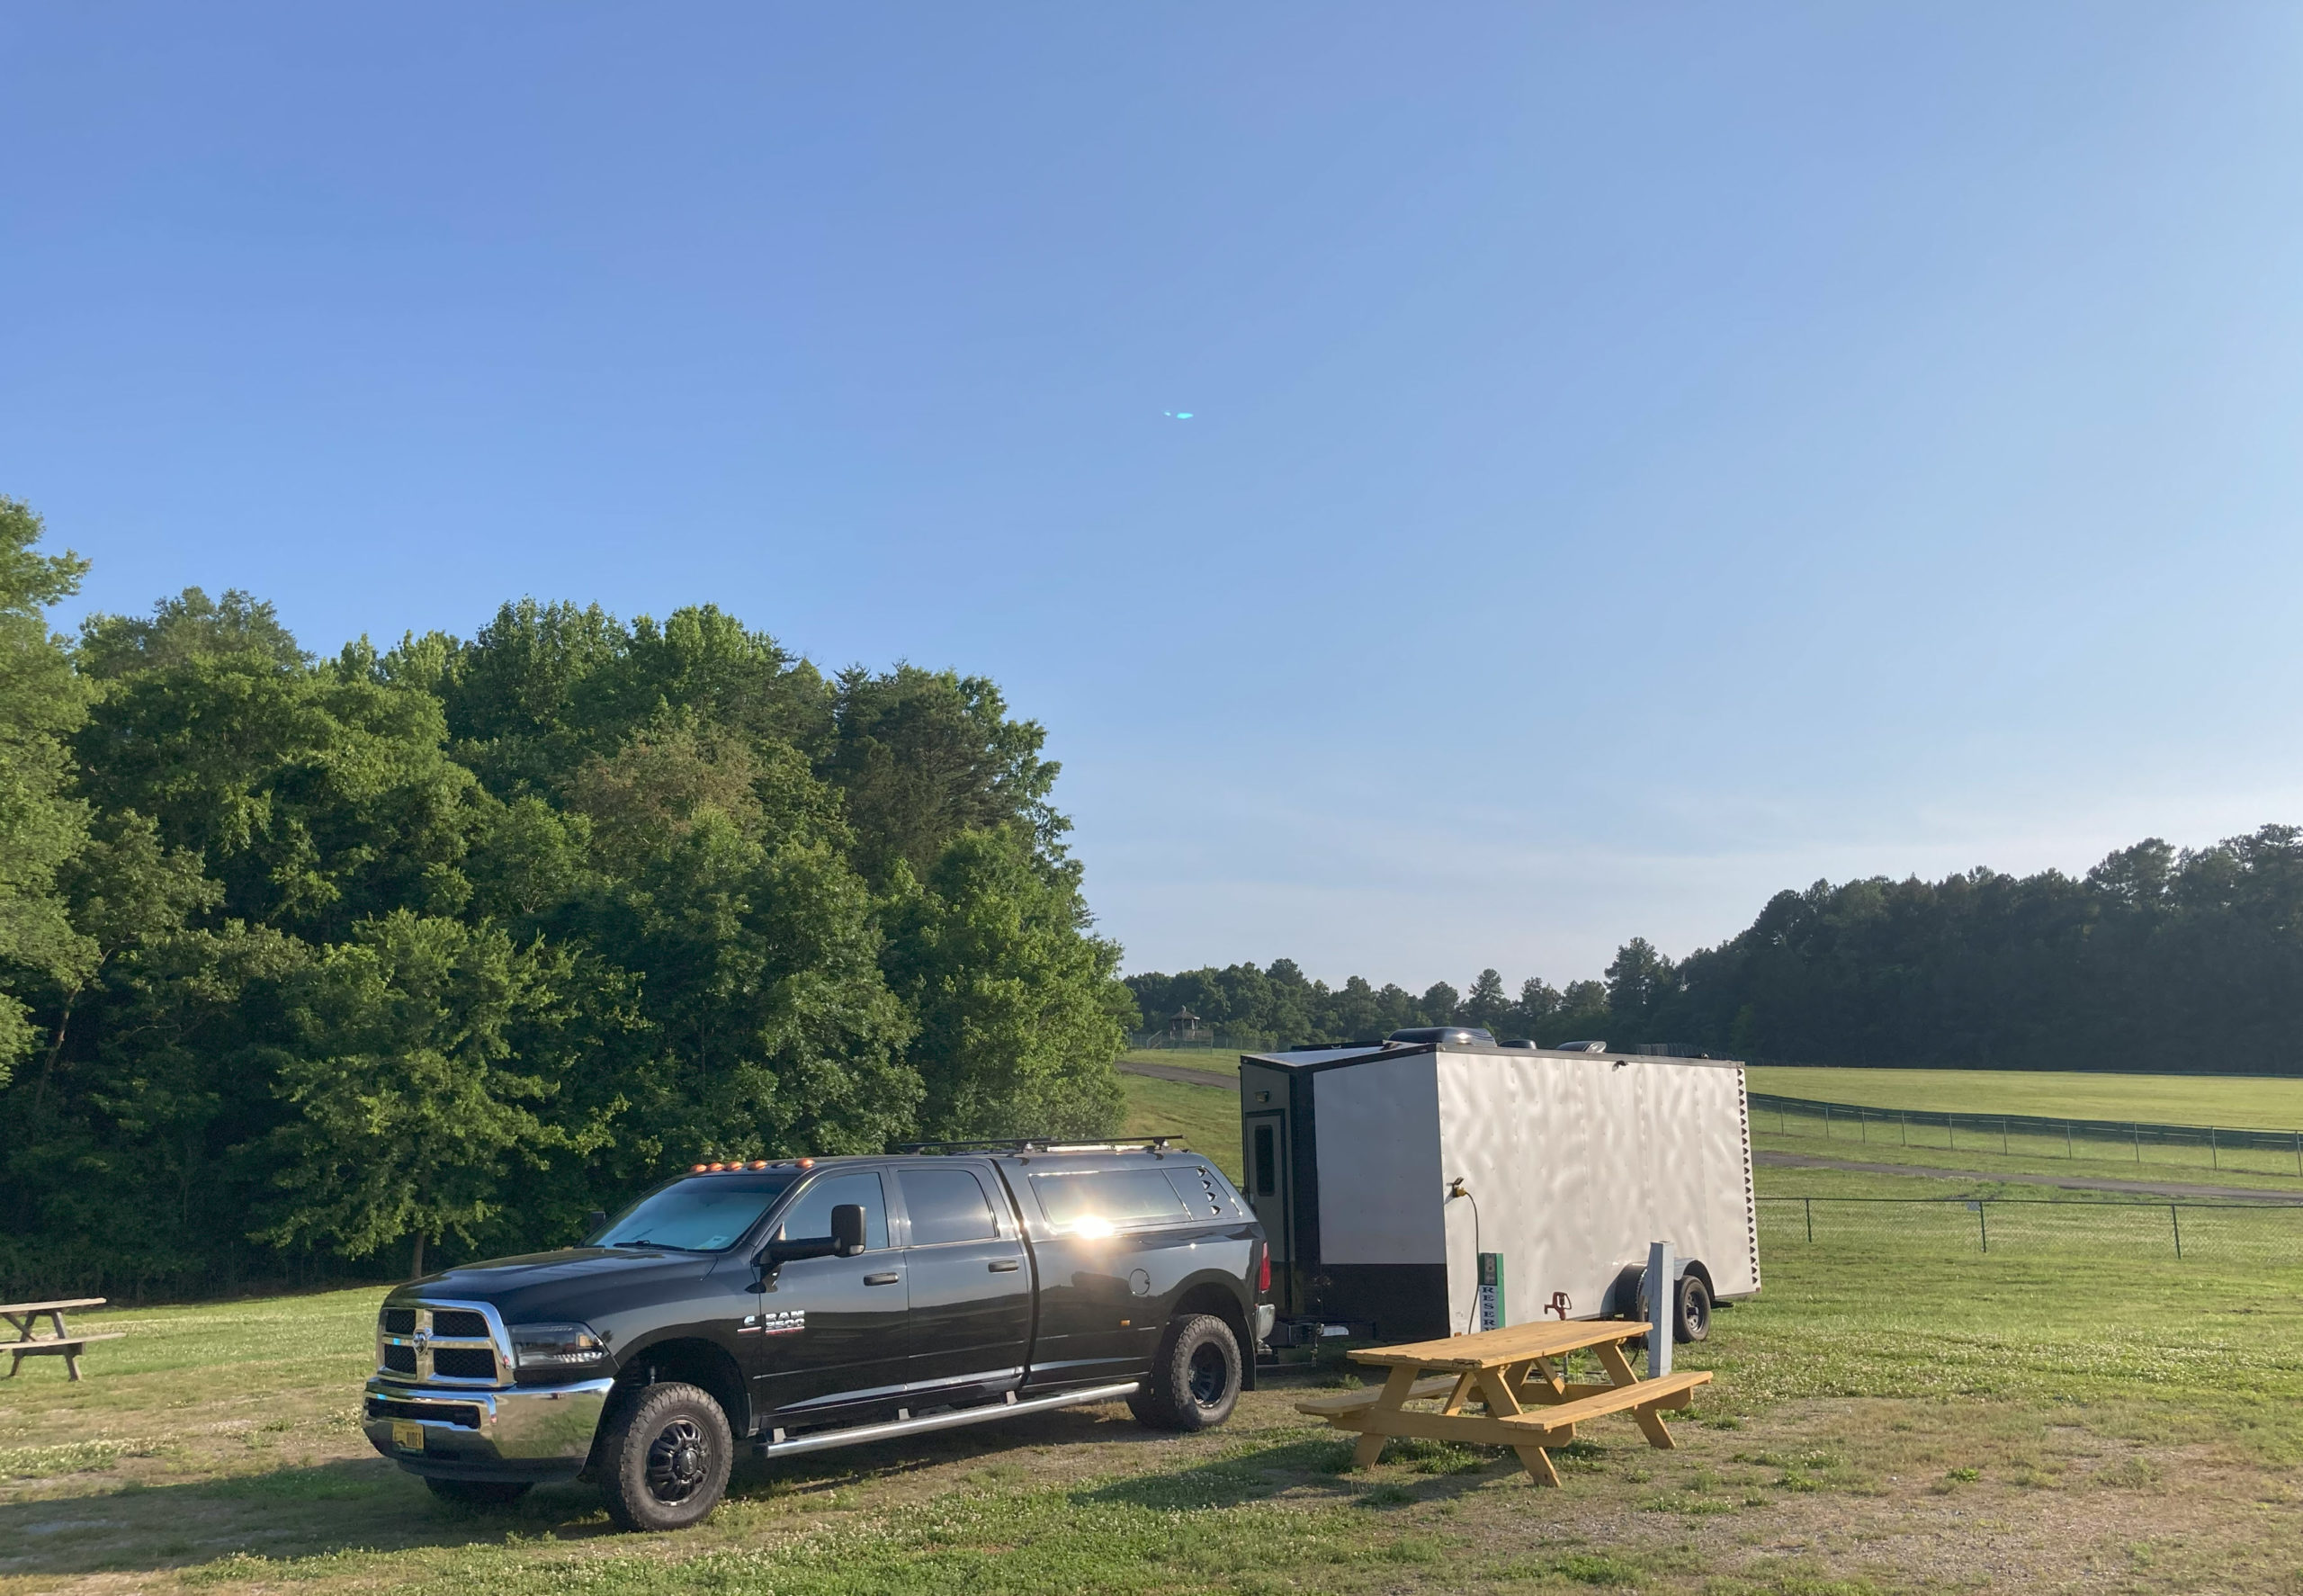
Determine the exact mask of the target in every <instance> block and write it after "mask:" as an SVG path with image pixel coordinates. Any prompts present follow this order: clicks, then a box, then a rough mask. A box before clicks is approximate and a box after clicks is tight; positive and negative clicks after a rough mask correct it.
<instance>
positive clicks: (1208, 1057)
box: [1120, 1047, 1240, 1078]
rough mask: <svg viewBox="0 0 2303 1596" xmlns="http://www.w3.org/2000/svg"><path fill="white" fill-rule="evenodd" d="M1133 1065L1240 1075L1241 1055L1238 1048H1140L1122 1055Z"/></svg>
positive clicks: (1123, 1058) (1124, 1059)
mask: <svg viewBox="0 0 2303 1596" xmlns="http://www.w3.org/2000/svg"><path fill="white" fill-rule="evenodd" d="M1120 1057H1121V1059H1122V1060H1123V1061H1124V1062H1125V1063H1132V1064H1176V1065H1179V1066H1180V1067H1182V1068H1184V1069H1187V1070H1202V1071H1206V1072H1207V1073H1208V1074H1210V1075H1230V1076H1232V1077H1234V1078H1236V1077H1237V1076H1238V1075H1239V1073H1240V1054H1239V1050H1238V1049H1236V1048H1231V1049H1223V1048H1213V1047H1139V1048H1136V1049H1134V1051H1133V1052H1129V1053H1124V1054H1120Z"/></svg>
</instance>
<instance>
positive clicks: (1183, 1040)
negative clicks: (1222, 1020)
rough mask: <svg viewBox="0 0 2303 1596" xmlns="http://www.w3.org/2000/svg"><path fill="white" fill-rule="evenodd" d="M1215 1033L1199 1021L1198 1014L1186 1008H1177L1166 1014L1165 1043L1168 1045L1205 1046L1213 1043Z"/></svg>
mask: <svg viewBox="0 0 2303 1596" xmlns="http://www.w3.org/2000/svg"><path fill="white" fill-rule="evenodd" d="M1214 1040H1215V1033H1214V1031H1211V1030H1209V1029H1208V1028H1207V1027H1205V1026H1203V1025H1201V1024H1200V1023H1199V1016H1197V1015H1196V1014H1194V1013H1193V1012H1192V1011H1191V1010H1190V1009H1177V1010H1176V1011H1175V1012H1174V1013H1173V1014H1171V1015H1169V1016H1168V1035H1167V1038H1166V1044H1165V1045H1167V1046H1169V1047H1206V1046H1209V1045H1213V1044H1214Z"/></svg>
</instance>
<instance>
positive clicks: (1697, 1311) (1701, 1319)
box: [1671, 1274, 1711, 1341]
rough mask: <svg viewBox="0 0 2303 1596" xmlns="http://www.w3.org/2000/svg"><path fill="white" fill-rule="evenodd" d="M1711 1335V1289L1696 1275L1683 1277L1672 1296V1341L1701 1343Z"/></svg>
mask: <svg viewBox="0 0 2303 1596" xmlns="http://www.w3.org/2000/svg"><path fill="white" fill-rule="evenodd" d="M1710 1334H1711V1287H1708V1286H1706V1285H1705V1284H1704V1283H1703V1277H1702V1276H1701V1275H1696V1274H1687V1275H1681V1276H1680V1285H1679V1289H1678V1290H1677V1291H1675V1292H1673V1293H1672V1295H1671V1339H1672V1340H1675V1341H1700V1340H1707V1338H1708V1337H1709V1336H1710Z"/></svg>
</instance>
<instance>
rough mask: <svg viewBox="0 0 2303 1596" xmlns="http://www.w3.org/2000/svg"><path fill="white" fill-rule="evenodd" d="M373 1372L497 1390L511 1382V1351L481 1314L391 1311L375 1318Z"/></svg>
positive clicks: (433, 1308) (441, 1308)
mask: <svg viewBox="0 0 2303 1596" xmlns="http://www.w3.org/2000/svg"><path fill="white" fill-rule="evenodd" d="M376 1366H377V1368H378V1370H379V1371H380V1372H381V1373H384V1374H390V1375H399V1376H402V1377H403V1378H410V1377H412V1378H415V1379H418V1380H427V1381H428V1380H444V1381H448V1382H451V1383H470V1384H473V1385H506V1384H508V1383H509V1382H510V1371H511V1368H512V1349H511V1346H510V1343H509V1341H508V1340H507V1339H506V1337H505V1335H504V1333H503V1331H501V1330H499V1329H498V1328H497V1323H496V1315H495V1314H493V1313H490V1312H488V1311H486V1310H485V1309H483V1308H480V1307H475V1306H473V1305H469V1304H463V1303H456V1304H449V1303H440V1304H433V1303H417V1304H416V1305H414V1306H400V1305H395V1306H392V1307H389V1308H385V1309H383V1310H381V1312H379V1313H378V1314H377V1315H376Z"/></svg>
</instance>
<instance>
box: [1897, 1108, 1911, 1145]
mask: <svg viewBox="0 0 2303 1596" xmlns="http://www.w3.org/2000/svg"><path fill="white" fill-rule="evenodd" d="M1895 1124H1896V1125H1899V1126H1901V1127H1902V1129H1903V1137H1904V1146H1906V1147H1908V1146H1910V1145H1911V1116H1910V1115H1908V1114H1906V1113H1904V1111H1903V1110H1902V1109H1900V1108H1898V1109H1896V1110H1895Z"/></svg>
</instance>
